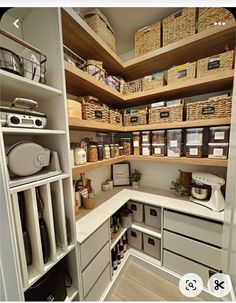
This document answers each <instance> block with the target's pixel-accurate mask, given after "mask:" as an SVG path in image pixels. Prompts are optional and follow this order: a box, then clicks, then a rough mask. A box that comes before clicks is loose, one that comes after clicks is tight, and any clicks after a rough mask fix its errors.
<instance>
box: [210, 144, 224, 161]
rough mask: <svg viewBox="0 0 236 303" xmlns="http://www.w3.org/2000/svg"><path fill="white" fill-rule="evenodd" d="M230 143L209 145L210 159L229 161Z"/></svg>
mask: <svg viewBox="0 0 236 303" xmlns="http://www.w3.org/2000/svg"><path fill="white" fill-rule="evenodd" d="M228 150H229V143H208V158H211V159H227V158H228Z"/></svg>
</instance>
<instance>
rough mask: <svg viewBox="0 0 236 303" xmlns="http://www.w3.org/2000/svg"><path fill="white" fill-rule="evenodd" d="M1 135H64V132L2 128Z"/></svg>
mask: <svg viewBox="0 0 236 303" xmlns="http://www.w3.org/2000/svg"><path fill="white" fill-rule="evenodd" d="M2 133H3V134H8V135H64V134H65V133H66V132H65V131H64V130H53V129H32V128H30V129H28V128H15V127H2Z"/></svg>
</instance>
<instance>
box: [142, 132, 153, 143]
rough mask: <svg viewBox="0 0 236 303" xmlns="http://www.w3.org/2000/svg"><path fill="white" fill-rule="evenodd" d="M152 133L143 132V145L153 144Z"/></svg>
mask: <svg viewBox="0 0 236 303" xmlns="http://www.w3.org/2000/svg"><path fill="white" fill-rule="evenodd" d="M150 141H151V136H150V131H144V132H142V144H150V143H151V142H150Z"/></svg>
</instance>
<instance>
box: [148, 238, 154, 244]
mask: <svg viewBox="0 0 236 303" xmlns="http://www.w3.org/2000/svg"><path fill="white" fill-rule="evenodd" d="M148 244H150V245H153V246H154V245H155V241H154V240H153V239H152V238H148Z"/></svg>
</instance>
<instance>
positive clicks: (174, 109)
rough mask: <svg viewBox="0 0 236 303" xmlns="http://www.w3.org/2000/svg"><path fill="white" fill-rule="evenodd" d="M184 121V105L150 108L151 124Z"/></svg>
mask: <svg viewBox="0 0 236 303" xmlns="http://www.w3.org/2000/svg"><path fill="white" fill-rule="evenodd" d="M179 121H183V104H178V105H170V106H158V107H153V108H149V124H154V123H171V122H179Z"/></svg>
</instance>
